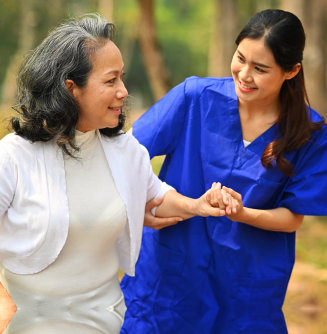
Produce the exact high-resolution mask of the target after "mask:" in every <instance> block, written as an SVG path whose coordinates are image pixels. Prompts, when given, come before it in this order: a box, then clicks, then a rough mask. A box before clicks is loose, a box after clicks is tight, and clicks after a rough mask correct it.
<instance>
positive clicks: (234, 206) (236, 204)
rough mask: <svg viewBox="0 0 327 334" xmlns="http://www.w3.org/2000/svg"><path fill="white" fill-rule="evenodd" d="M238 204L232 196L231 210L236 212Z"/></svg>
mask: <svg viewBox="0 0 327 334" xmlns="http://www.w3.org/2000/svg"><path fill="white" fill-rule="evenodd" d="M239 206H240V204H239V203H238V200H236V199H235V198H233V209H232V212H233V213H236V212H237V208H238V207H239Z"/></svg>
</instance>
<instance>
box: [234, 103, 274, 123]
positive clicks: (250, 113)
mask: <svg viewBox="0 0 327 334" xmlns="http://www.w3.org/2000/svg"><path fill="white" fill-rule="evenodd" d="M238 108H239V112H240V114H242V115H243V116H244V117H247V118H266V119H273V120H274V121H276V120H277V119H278V116H279V113H280V104H279V101H275V102H273V103H258V102H257V101H256V102H243V101H241V100H238Z"/></svg>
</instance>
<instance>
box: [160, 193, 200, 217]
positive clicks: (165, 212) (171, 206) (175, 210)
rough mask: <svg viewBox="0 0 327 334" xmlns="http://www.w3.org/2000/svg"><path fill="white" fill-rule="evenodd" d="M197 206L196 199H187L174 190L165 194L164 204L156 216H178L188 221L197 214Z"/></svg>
mask: <svg viewBox="0 0 327 334" xmlns="http://www.w3.org/2000/svg"><path fill="white" fill-rule="evenodd" d="M195 206H196V200H195V199H192V198H189V197H185V196H183V195H181V194H179V193H178V192H176V191H174V190H170V191H168V192H167V193H166V194H165V196H164V199H163V201H162V203H161V204H160V205H159V206H158V207H157V209H156V216H157V217H173V216H178V217H182V218H183V219H188V218H191V217H194V216H195V215H196V214H197V212H196V209H195Z"/></svg>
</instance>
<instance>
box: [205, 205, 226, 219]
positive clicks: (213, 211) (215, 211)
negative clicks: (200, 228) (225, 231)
mask: <svg viewBox="0 0 327 334" xmlns="http://www.w3.org/2000/svg"><path fill="white" fill-rule="evenodd" d="M207 214H208V216H212V217H221V216H225V215H226V212H225V210H222V209H220V208H215V207H210V208H208V209H207Z"/></svg>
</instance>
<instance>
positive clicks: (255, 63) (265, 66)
mask: <svg viewBox="0 0 327 334" xmlns="http://www.w3.org/2000/svg"><path fill="white" fill-rule="evenodd" d="M237 52H238V53H239V54H240V56H241V57H243V58H245V59H246V57H245V56H244V55H243V54H242V52H241V51H240V50H237ZM252 64H254V65H257V66H260V67H264V68H271V67H270V66H268V65H264V64H261V63H257V62H252Z"/></svg>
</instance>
